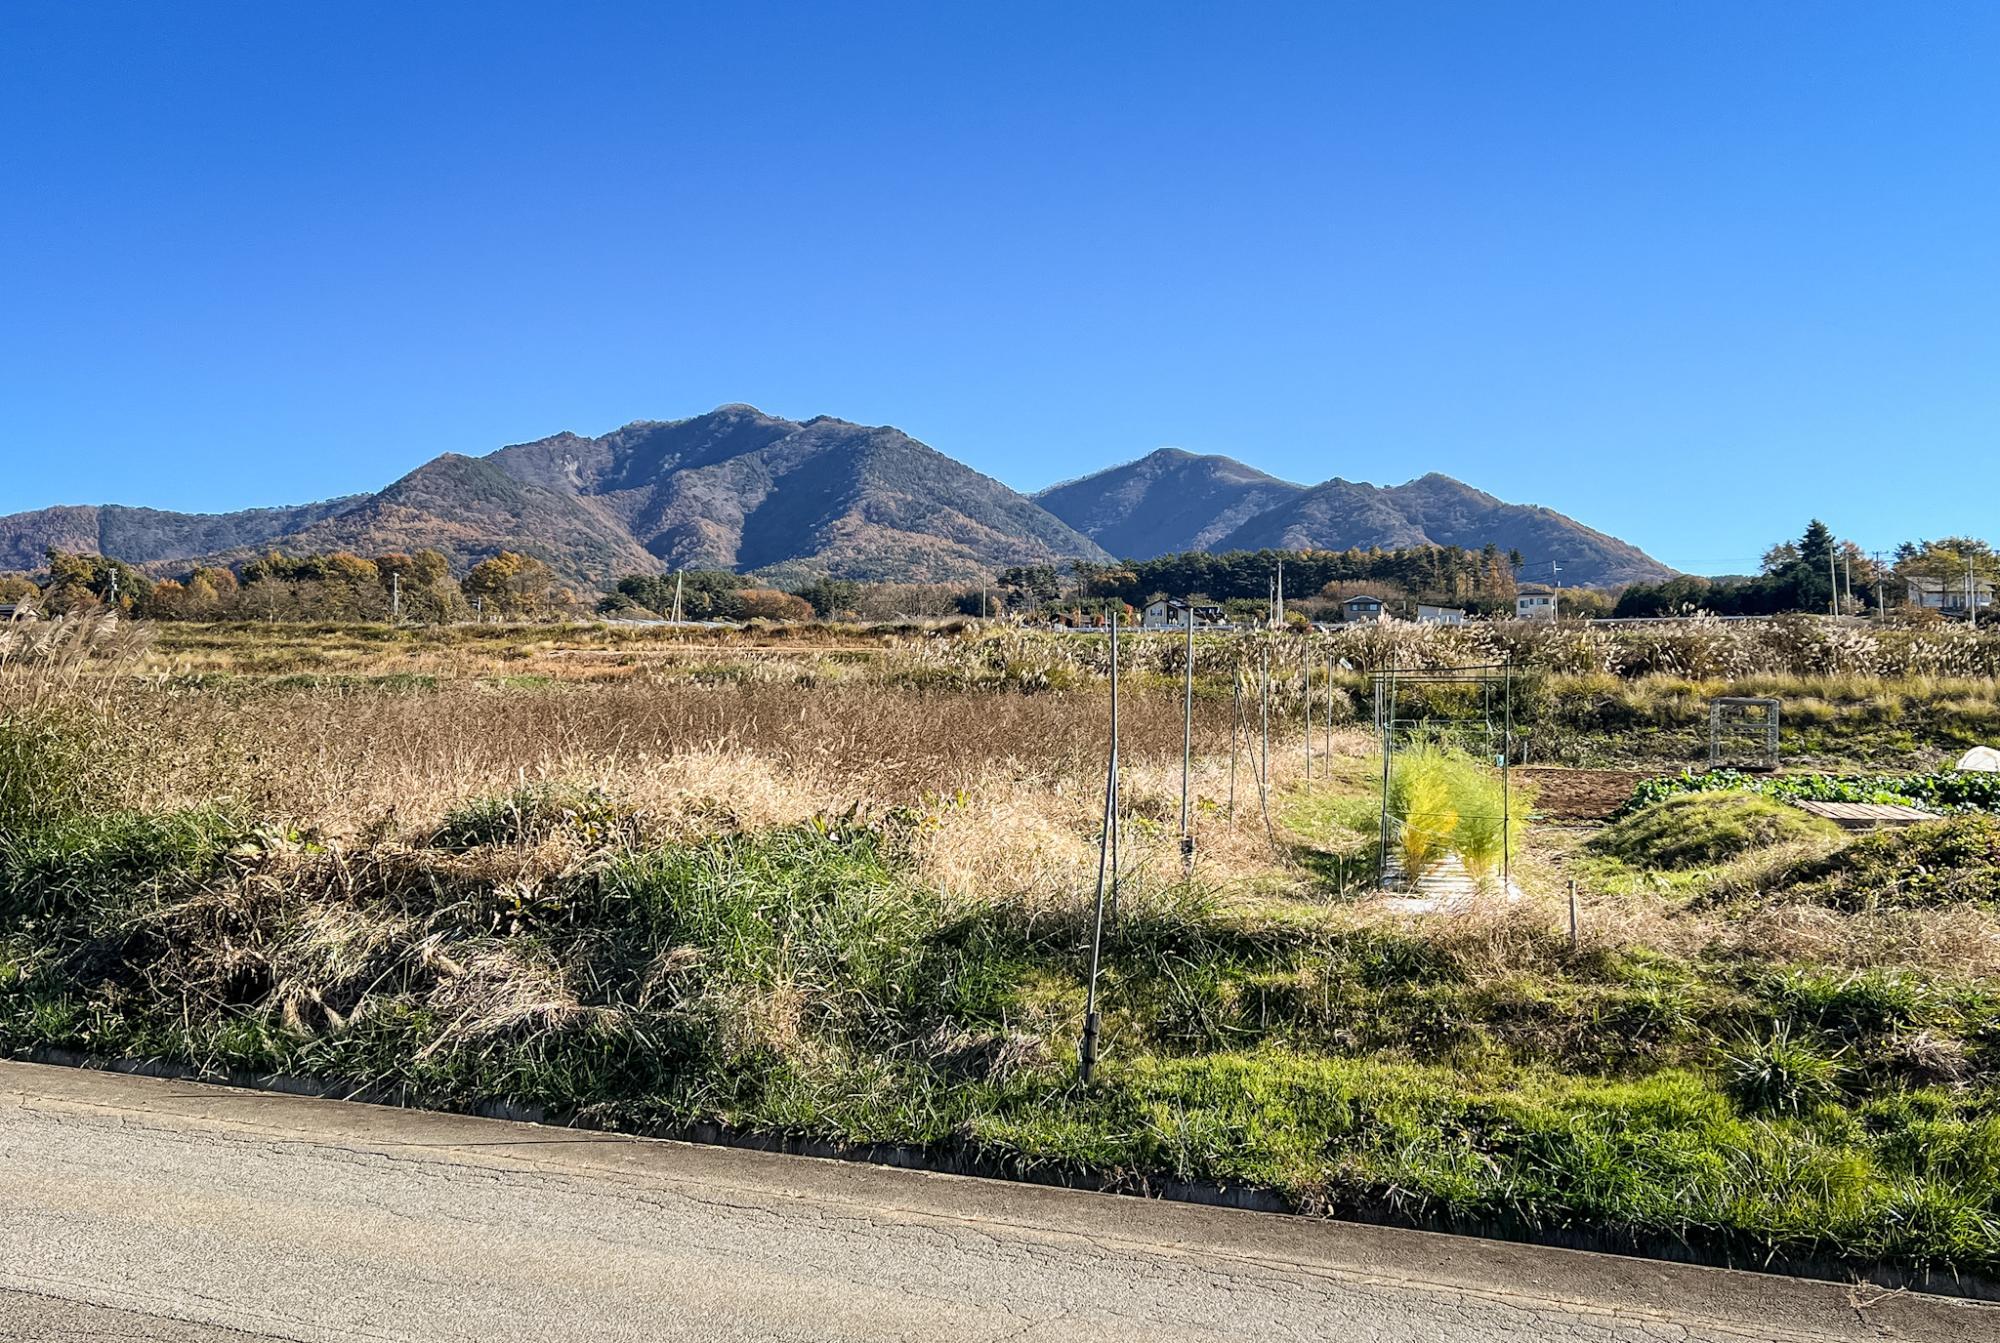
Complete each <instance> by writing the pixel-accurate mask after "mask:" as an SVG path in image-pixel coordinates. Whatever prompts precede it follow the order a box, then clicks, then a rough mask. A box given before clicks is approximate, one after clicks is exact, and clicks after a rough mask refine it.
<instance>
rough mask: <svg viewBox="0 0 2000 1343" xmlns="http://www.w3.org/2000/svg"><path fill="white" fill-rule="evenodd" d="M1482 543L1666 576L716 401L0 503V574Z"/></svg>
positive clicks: (883, 574) (982, 563) (1477, 511)
mask: <svg viewBox="0 0 2000 1343" xmlns="http://www.w3.org/2000/svg"><path fill="white" fill-rule="evenodd" d="M1488 543H1493V544H1498V545H1500V546H1502V547H1503V548H1518V549H1521V550H1522V551H1523V553H1524V554H1525V555H1527V556H1528V558H1529V559H1531V560H1539V559H1541V558H1543V553H1544V552H1548V555H1547V557H1548V558H1549V559H1553V560H1555V561H1557V562H1559V563H1561V564H1563V565H1564V572H1565V576H1566V581H1570V582H1575V583H1586V584H1587V583H1591V582H1629V581H1635V580H1636V579H1639V578H1654V577H1661V576H1665V575H1667V574H1670V573H1671V572H1672V571H1671V570H1669V569H1667V568H1666V566H1664V565H1661V564H1659V563H1658V562H1657V561H1655V560H1653V559H1652V558H1651V557H1649V556H1647V555H1645V554H1644V553H1643V552H1641V551H1639V550H1637V549H1636V548H1634V547H1632V546H1629V545H1627V544H1626V543H1625V542H1623V541H1620V540H1618V539H1617V538H1615V537H1611V536H1607V535H1606V534H1604V533H1602V532H1598V531H1595V530H1593V529H1591V528H1589V527H1586V526H1584V525H1583V524H1581V523H1578V522H1575V521H1574V520H1572V519H1569V518H1567V517H1564V516H1563V515H1562V514H1560V513H1557V512H1555V511H1554V510H1551V509H1546V508H1541V507H1539V506H1535V505H1520V504H1508V503H1505V502H1503V501H1501V500H1499V499H1498V498H1496V497H1495V496H1493V495H1490V494H1487V493H1485V492H1483V491H1480V490H1477V489H1474V488H1473V487H1472V486H1469V485H1466V484H1464V483H1463V482H1460V481H1456V480H1453V479H1452V478H1451V477H1449V476H1444V475H1441V474H1438V473H1435V472H1433V473H1430V474H1427V475H1424V476H1420V477H1418V478H1416V479H1414V480H1411V481H1409V482H1406V483H1405V484H1403V485H1399V486H1389V487H1381V486H1375V485H1368V484H1363V483H1357V482H1352V481H1346V480H1342V479H1340V478H1338V477H1335V478H1334V479H1331V480H1328V481H1325V482H1323V483H1321V484H1319V485H1313V486H1306V485H1300V484H1297V483H1294V482H1292V481H1287V480H1283V479H1280V478H1279V477H1276V476H1273V475H1270V474H1269V473H1267V472H1264V471H1261V470H1259V469H1258V468H1256V467H1253V466H1249V465H1247V464H1246V463H1243V462H1241V461H1238V460H1237V459H1235V458H1232V457H1226V456H1222V455H1219V454H1213V453H1208V454H1203V453H1192V452H1188V451H1185V450H1183V449H1179V448H1162V449H1159V450H1157V451H1155V452H1152V453H1149V454H1147V455H1146V456H1144V457H1140V458H1138V459H1135V460H1133V461H1130V462H1124V463H1120V464H1118V465H1116V466H1112V467H1108V468H1105V469H1103V470H1100V471H1096V472H1092V473H1089V474H1087V475H1084V476H1081V477H1078V478H1076V479H1074V480H1069V481H1064V482H1061V483H1059V484H1056V485H1052V486H1049V487H1047V488H1046V489H1043V490H1041V491H1038V492H1037V493H1035V494H1033V495H1026V494H1022V493H1020V492H1018V491H1016V490H1014V489H1012V488H1010V487H1009V486H1007V485H1005V484H1003V483H1002V482H1000V481H998V480H996V479H994V478H992V477H990V476H987V475H984V474H982V473H981V472H979V471H976V470H974V469H973V468H972V467H970V466H967V465H965V464H964V463H962V462H959V461H957V460H955V459H953V458H951V457H949V456H947V455H946V454H944V453H942V452H939V451H938V450H937V449H935V448H933V447H931V446H930V445H928V444H926V443H922V442H920V441H919V440H917V439H915V438H912V437H910V436H909V435H908V434H906V433H904V432H903V431H902V430H900V429H896V428H894V427H893V426H887V425H872V426H871V425H861V424H855V423H852V422H850V421H847V420H842V419H838V418H836V417H833V416H829V415H819V416H814V417H812V418H811V419H807V420H797V421H795V420H787V419H784V418H781V417H779V416H775V415H769V414H766V413H765V412H763V411H761V410H759V409H757V408H756V407H755V406H750V405H745V404H742V403H732V404H729V405H725V406H719V407H717V408H716V409H715V410H712V411H709V412H706V413H705V414H701V415H695V416H691V417H689V418H687V419H682V420H634V421H632V422H630V423H628V424H625V425H621V426H619V427H618V428H616V429H613V430H611V431H609V432H608V433H604V434H600V435H597V436H596V437H586V436H585V435H582V434H577V433H574V432H572V431H569V430H563V431H561V432H558V433H554V434H550V435H546V436H544V437H542V438H538V439H533V440H528V441H525V442H520V443H510V444H505V445H503V446H501V447H499V448H496V449H495V450H493V451H492V452H489V453H487V454H485V455H483V456H468V455H465V454H462V453H456V452H446V453H441V454H439V455H437V456H435V457H433V458H431V459H429V460H428V461H425V462H423V463H421V464H420V465H418V466H417V467H416V468H414V469H413V470H411V471H410V472H408V473H407V474H405V475H404V476H402V477H401V478H399V479H397V480H395V481H392V482H391V483H390V484H388V485H386V486H384V487H383V488H382V489H381V490H378V491H376V492H374V493H372V494H359V495H348V496H343V497H341V498H338V499H329V500H324V501H320V502H317V503H309V504H298V505H289V506H283V507H274V508H259V509H242V510H237V511H234V512H229V513H214V514H199V513H175V512H170V511H167V510H159V509H148V508H143V507H132V506H127V505H116V504H104V505H58V506H55V507H52V508H45V509H39V510H33V511H30V512H24V513H14V514H8V515H5V516H0V570H5V569H31V568H35V567H38V566H39V565H40V564H41V563H42V562H43V556H44V552H45V551H46V550H47V549H49V548H51V547H54V548H56V549H61V550H72V551H86V552H93V553H100V554H105V555H110V556H112V557H114V558H117V559H122V560H125V561H127V562H129V563H133V564H138V565H141V566H143V567H148V568H151V569H154V570H157V571H162V572H164V571H167V570H169V569H172V568H174V567H176V566H178V567H182V568H184V567H187V566H189V565H192V564H194V563H197V562H210V563H213V562H222V563H237V562H240V561H242V560H246V559H249V558H251V557H252V556H254V555H256V554H259V553H262V552H263V551H265V550H270V549H282V550H290V551H294V552H298V551H311V550H354V551H357V552H360V553H364V554H374V553H385V552H389V551H396V550H414V549H419V548H424V547H431V548H435V549H438V550H441V551H443V552H444V553H445V554H446V555H448V556H449V557H451V558H452V559H453V561H454V562H456V563H458V564H461V565H465V564H470V563H473V562H476V561H477V560H479V559H482V558H485V557H486V556H488V555H491V554H494V553H497V552H498V551H500V550H519V551H523V552H526V553H530V554H535V555H538V556H540V557H541V558H543V559H544V560H547V561H548V562H549V563H550V564H551V565H552V566H553V567H554V568H556V569H557V571H558V572H559V573H562V574H563V575H564V576H565V577H567V578H569V579H571V580H573V581H578V582H583V583H588V584H602V583H604V582H606V581H608V580H609V579H610V578H612V577H614V576H616V575H618V574H623V573H633V572H664V571H666V570H668V569H674V568H728V569H735V570H738V571H742V572H755V573H758V574H759V575H761V576H763V577H765V578H766V579H767V580H768V581H774V582H782V581H791V580H797V579H805V578H810V577H814V576H818V575H830V576H833V577H840V578H856V579H867V580H915V581H940V582H957V581H966V580H972V579H977V578H980V577H983V576H985V575H989V574H991V573H993V572H995V571H997V570H999V569H1002V568H1007V567H1012V566H1017V565H1021V566H1025V565H1036V564H1056V563H1062V562H1066V561H1072V560H1080V561H1090V562H1104V561H1107V560H1109V559H1111V558H1112V556H1113V555H1116V556H1118V557H1120V558H1124V559H1145V558H1151V557H1153V556H1155V555H1159V554H1167V553H1175V552H1178V551H1181V550H1214V551H1222V550H1232V549H1247V550H1257V549H1279V548H1282V549H1333V550H1339V549H1347V548H1350V547H1353V546H1359V547H1362V548H1367V547H1369V546H1380V547H1382V548H1395V547H1397V546H1402V545H1424V544H1440V545H1462V546H1466V547H1467V548H1469V549H1476V548H1478V547H1479V546H1481V545H1484V544H1488Z"/></svg>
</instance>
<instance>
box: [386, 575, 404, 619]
mask: <svg viewBox="0 0 2000 1343" xmlns="http://www.w3.org/2000/svg"><path fill="white" fill-rule="evenodd" d="M389 623H390V624H391V625H400V624H402V623H403V575H402V574H400V573H392V574H390V575H389Z"/></svg>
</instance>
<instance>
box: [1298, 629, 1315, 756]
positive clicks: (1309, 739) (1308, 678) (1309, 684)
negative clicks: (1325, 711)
mask: <svg viewBox="0 0 2000 1343" xmlns="http://www.w3.org/2000/svg"><path fill="white" fill-rule="evenodd" d="M1300 673H1301V674H1302V675H1303V676H1304V677H1305V702H1306V782H1308V783H1311V782H1312V776H1313V664H1312V654H1311V653H1307V654H1306V655H1305V658H1304V660H1303V662H1302V664H1301V666H1300Z"/></svg>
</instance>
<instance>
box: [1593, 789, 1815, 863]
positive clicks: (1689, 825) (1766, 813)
mask: <svg viewBox="0 0 2000 1343" xmlns="http://www.w3.org/2000/svg"><path fill="white" fill-rule="evenodd" d="M1840 834H1841V832H1840V829H1839V827H1838V826H1835V825H1834V824H1833V823H1832V822H1830V821H1824V820H1821V819H1820V818H1819V817H1816V816H1808V815H1807V814H1806V813H1804V812H1802V811H1800V810H1799V809H1798V808H1796V807H1791V806H1787V805H1786V804H1784V803H1782V802H1773V801H1771V800H1770V799H1769V798H1766V797H1759V796H1757V795H1756V794H1754V793H1727V792H1711V793H1682V794H1679V795H1678V796H1673V797H1668V798H1665V799H1663V800H1661V801H1658V802H1654V803H1652V804H1651V805H1649V806H1646V807H1643V808H1641V809H1640V810H1638V811H1635V812H1633V813H1631V814H1630V815H1628V816H1625V817H1623V818H1622V819H1620V820H1617V821H1614V822H1613V823H1612V824H1611V825H1610V826H1609V827H1608V828H1607V829H1605V830H1604V831H1603V833H1601V834H1599V835H1598V836H1597V837H1596V838H1595V839H1593V840H1591V842H1590V846H1591V847H1592V848H1593V849H1595V850H1596V851H1597V852H1599V853H1602V854H1606V855H1608V856H1609V857H1612V858H1616V859H1618V860H1619V861H1620V862H1622V863H1625V864H1627V865H1628V866H1631V867H1637V868H1648V869H1661V868H1666V869H1678V868H1689V867H1705V866H1708V865H1710V864H1713V863H1723V862H1727V861H1729V860H1730V859H1732V858H1737V857H1740V856H1742V855H1743V854H1746V853H1750V852H1753V851H1755V850H1758V849H1766V848H1770V847H1772V846H1773V845H1777V844H1788V843H1794V842H1797V841H1800V840H1812V839H1817V840H1824V841H1828V842H1832V841H1837V840H1838V839H1839V838H1840Z"/></svg>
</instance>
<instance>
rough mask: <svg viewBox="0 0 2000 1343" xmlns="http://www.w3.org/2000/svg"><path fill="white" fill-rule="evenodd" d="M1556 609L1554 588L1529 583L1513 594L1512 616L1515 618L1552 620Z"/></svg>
mask: <svg viewBox="0 0 2000 1343" xmlns="http://www.w3.org/2000/svg"><path fill="white" fill-rule="evenodd" d="M1556 609H1557V605H1556V590H1555V589H1554V588H1547V587H1543V586H1542V585H1541V584H1539V583H1529V584H1526V585H1525V586H1523V587H1521V588H1520V589H1518V590H1517V591H1516V592H1515V594H1514V616H1515V618H1516V619H1517V620H1554V619H1555V618H1556Z"/></svg>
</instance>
